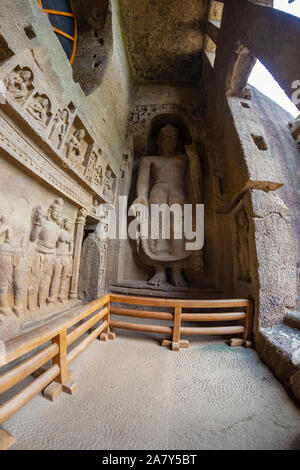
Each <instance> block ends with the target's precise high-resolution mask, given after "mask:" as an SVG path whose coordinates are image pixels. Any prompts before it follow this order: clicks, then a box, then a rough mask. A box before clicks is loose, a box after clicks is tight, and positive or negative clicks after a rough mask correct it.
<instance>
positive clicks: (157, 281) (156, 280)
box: [147, 270, 167, 287]
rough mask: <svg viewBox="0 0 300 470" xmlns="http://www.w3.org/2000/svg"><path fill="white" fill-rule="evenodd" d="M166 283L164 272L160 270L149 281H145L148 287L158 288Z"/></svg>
mask: <svg viewBox="0 0 300 470" xmlns="http://www.w3.org/2000/svg"><path fill="white" fill-rule="evenodd" d="M166 282H167V274H166V271H165V270H162V271H157V272H156V273H155V274H154V276H152V277H151V279H149V281H147V284H149V286H155V287H159V286H162V285H163V284H165V283H166Z"/></svg>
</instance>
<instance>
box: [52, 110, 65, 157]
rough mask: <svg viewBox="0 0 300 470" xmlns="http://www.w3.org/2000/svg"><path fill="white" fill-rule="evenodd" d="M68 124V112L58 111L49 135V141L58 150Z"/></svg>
mask: <svg viewBox="0 0 300 470" xmlns="http://www.w3.org/2000/svg"><path fill="white" fill-rule="evenodd" d="M69 123H70V113H69V110H68V109H66V108H64V109H62V110H58V111H57V113H56V115H55V117H54V119H53V124H52V127H51V131H50V134H49V139H50V141H51V143H52V144H53V145H54V147H55V148H57V149H58V150H60V149H61V147H62V143H63V140H64V137H65V135H66V133H67V130H68V127H69Z"/></svg>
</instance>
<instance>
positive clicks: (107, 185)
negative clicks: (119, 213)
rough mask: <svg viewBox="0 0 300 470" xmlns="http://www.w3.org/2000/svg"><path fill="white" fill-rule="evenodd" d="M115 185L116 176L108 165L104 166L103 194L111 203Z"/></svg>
mask: <svg viewBox="0 0 300 470" xmlns="http://www.w3.org/2000/svg"><path fill="white" fill-rule="evenodd" d="M115 185H116V175H115V174H114V172H113V171H112V169H111V167H110V166H109V165H107V166H106V168H105V171H104V176H103V194H104V197H106V198H107V199H108V200H109V201H113V199H114V192H115Z"/></svg>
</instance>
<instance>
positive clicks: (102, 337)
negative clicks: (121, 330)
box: [99, 302, 116, 342]
mask: <svg viewBox="0 0 300 470" xmlns="http://www.w3.org/2000/svg"><path fill="white" fill-rule="evenodd" d="M106 307H107V314H106V315H105V316H104V317H103V321H105V320H106V321H107V327H106V328H105V330H104V331H103V333H101V335H100V337H99V339H100V341H105V342H106V341H107V340H109V339H112V340H113V339H115V338H116V333H114V332H113V331H111V329H110V309H111V305H110V302H107V304H106Z"/></svg>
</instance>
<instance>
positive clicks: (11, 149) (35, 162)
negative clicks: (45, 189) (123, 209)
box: [0, 115, 92, 207]
mask: <svg viewBox="0 0 300 470" xmlns="http://www.w3.org/2000/svg"><path fill="white" fill-rule="evenodd" d="M0 148H2V149H3V150H5V151H6V152H7V153H8V154H9V155H10V156H12V157H13V158H14V159H16V160H17V161H18V162H19V163H21V164H22V165H24V166H25V167H26V168H28V169H29V170H30V171H32V172H33V173H35V174H36V175H37V176H38V177H39V178H41V179H43V180H44V181H45V182H47V183H48V184H49V183H50V184H51V185H52V186H53V187H54V188H55V189H57V190H58V191H59V192H60V193H62V194H63V195H65V196H67V197H68V198H69V199H71V200H72V201H74V202H75V203H76V204H78V205H81V206H84V207H89V206H90V205H91V201H92V199H91V196H90V195H89V193H88V191H86V190H85V189H83V188H82V187H81V186H79V184H77V183H75V182H74V181H73V180H72V179H70V178H69V177H68V176H67V175H66V174H64V173H63V171H62V170H60V169H59V168H57V167H56V166H55V165H54V164H53V163H52V162H51V161H49V160H48V159H47V158H46V156H45V155H44V154H43V153H42V152H40V151H39V150H37V148H36V147H33V146H32V145H31V144H30V143H29V142H27V141H26V140H25V139H24V137H23V136H21V135H20V134H19V133H18V131H17V130H16V129H14V128H13V127H12V125H11V124H10V123H9V122H8V121H7V120H6V119H5V118H4V117H3V116H1V115H0Z"/></svg>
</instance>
